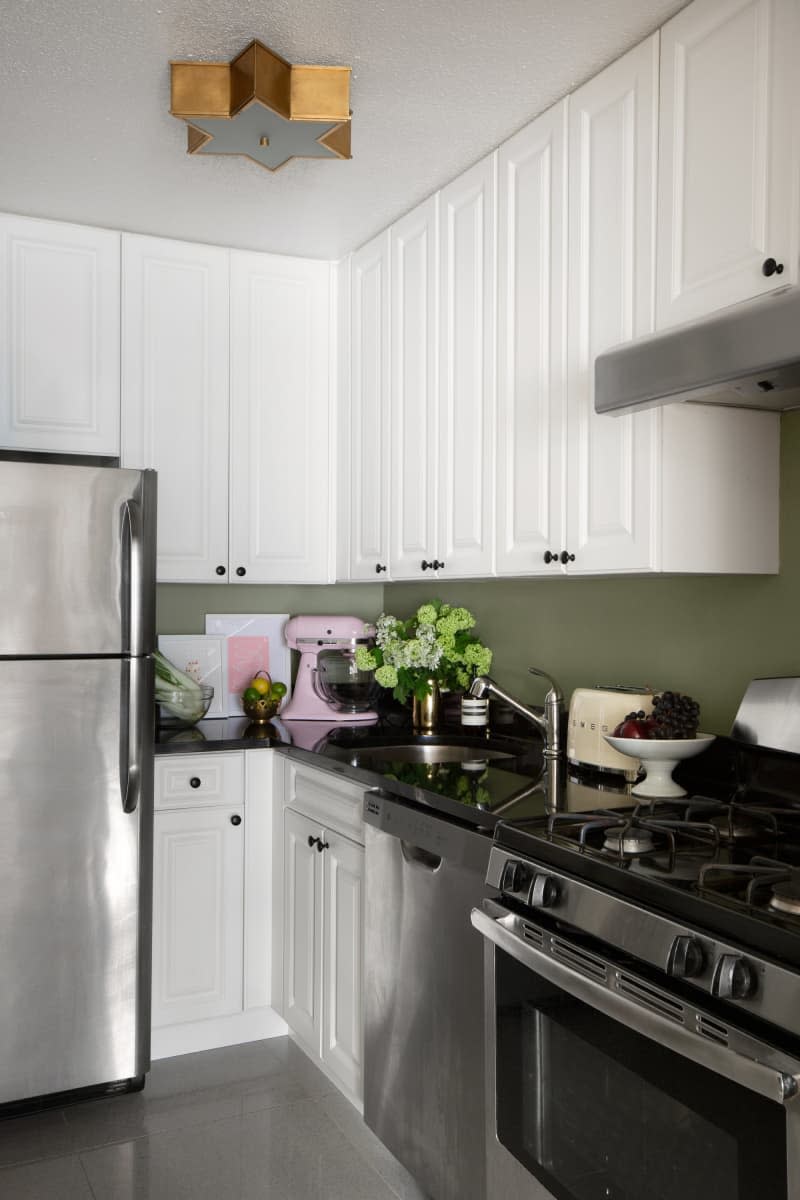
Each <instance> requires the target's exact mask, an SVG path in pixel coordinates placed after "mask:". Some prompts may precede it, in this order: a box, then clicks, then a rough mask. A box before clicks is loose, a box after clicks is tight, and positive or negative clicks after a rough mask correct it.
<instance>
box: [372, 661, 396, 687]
mask: <svg viewBox="0 0 800 1200" xmlns="http://www.w3.org/2000/svg"><path fill="white" fill-rule="evenodd" d="M375 678H376V680H377V681H378V683H379V684H380V685H381V687H385V688H393V687H397V668H396V667H390V666H389V665H388V664H384V666H382V667H378V669H377V671H376V672H375Z"/></svg>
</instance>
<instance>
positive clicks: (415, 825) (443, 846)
mask: <svg viewBox="0 0 800 1200" xmlns="http://www.w3.org/2000/svg"><path fill="white" fill-rule="evenodd" d="M364 824H365V825H366V826H367V832H368V833H371V830H370V827H371V829H372V830H376V831H377V833H378V835H381V834H383V835H388V836H389V837H395V838H397V839H398V841H399V842H400V845H401V849H402V853H403V857H404V859H405V860H406V862H408V863H409V865H411V866H413V867H417V868H419V869H424V870H427V871H438V870H439V868H440V867H441V866H442V864H447V865H448V866H458V867H465V868H466V869H468V870H471V871H475V872H480V873H481V874H482V875H483V876H484V877H485V875H486V869H487V867H488V865H489V851H490V850H491V846H492V839H491V837H490V836H488V835H487V834H486V833H484V832H481V831H479V830H477V829H473V828H471V827H470V826H468V825H462V824H460V823H459V822H458V821H453V820H450V819H448V818H447V817H446V816H443V815H442V814H441V813H439V812H437V811H436V810H435V809H431V810H430V811H426V810H425V809H423V808H421V807H417V806H415V805H413V804H409V803H404V802H403V801H402V800H401V799H398V798H397V797H396V796H390V795H389V794H388V793H387V792H384V791H382V790H380V789H378V788H376V789H372V790H371V791H369V792H367V793H366V794H365V796H364Z"/></svg>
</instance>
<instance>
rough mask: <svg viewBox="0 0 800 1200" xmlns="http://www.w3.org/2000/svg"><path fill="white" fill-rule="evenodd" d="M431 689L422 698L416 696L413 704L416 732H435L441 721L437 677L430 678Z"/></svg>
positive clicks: (412, 711) (412, 720)
mask: <svg viewBox="0 0 800 1200" xmlns="http://www.w3.org/2000/svg"><path fill="white" fill-rule="evenodd" d="M428 685H429V687H430V691H429V692H428V694H427V696H423V698H422V699H421V700H418V699H417V697H416V696H415V697H414V702H413V704H412V706H411V724H412V725H413V726H414V732H415V733H434V732H435V731H436V726H437V725H438V723H439V702H440V699H441V697H440V694H439V684H438V683H437V682H436V680H435V679H429V680H428Z"/></svg>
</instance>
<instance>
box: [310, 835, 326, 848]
mask: <svg viewBox="0 0 800 1200" xmlns="http://www.w3.org/2000/svg"><path fill="white" fill-rule="evenodd" d="M326 845H327V843H326ZM314 846H316V847H317V849H318V850H321V849H322V839H321V838H318V837H314V835H313V834H312V833H310V834H309V835H308V848H309V850H310V849H312V848H313V847H314Z"/></svg>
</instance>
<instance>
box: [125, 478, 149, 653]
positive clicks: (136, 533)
mask: <svg viewBox="0 0 800 1200" xmlns="http://www.w3.org/2000/svg"><path fill="white" fill-rule="evenodd" d="M122 528H123V538H124V541H125V544H126V547H127V563H126V570H124V571H123V575H122V586H123V588H124V589H125V594H124V595H123V597H122V606H123V613H124V614H125V620H126V624H127V630H126V633H127V638H126V641H127V646H126V649H127V651H128V653H129V654H144V653H146V649H145V647H144V645H143V642H144V637H143V616H144V614H143V612H142V597H143V594H144V593H143V570H144V521H143V517H142V506H141V504H140V503H139V502H138V500H124V501H123V504H122Z"/></svg>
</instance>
